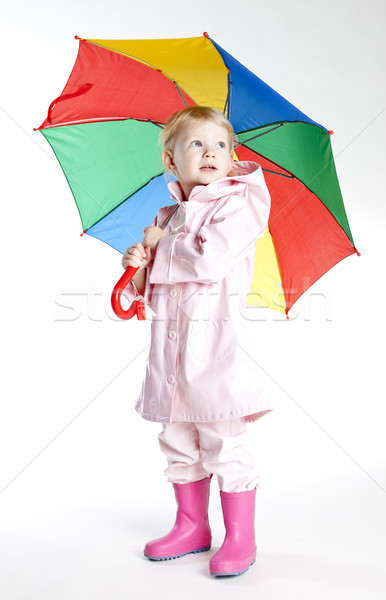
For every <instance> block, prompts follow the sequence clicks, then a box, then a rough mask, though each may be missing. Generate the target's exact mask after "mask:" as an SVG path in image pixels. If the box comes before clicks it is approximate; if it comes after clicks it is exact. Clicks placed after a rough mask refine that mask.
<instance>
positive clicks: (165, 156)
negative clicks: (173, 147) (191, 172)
mask: <svg viewBox="0 0 386 600" xmlns="http://www.w3.org/2000/svg"><path fill="white" fill-rule="evenodd" d="M162 162H163V164H164V167H165V169H167V170H168V171H172V170H173V167H174V162H173V154H172V152H171V151H170V150H164V151H163V152H162Z"/></svg>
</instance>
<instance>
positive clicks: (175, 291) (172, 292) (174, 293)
mask: <svg viewBox="0 0 386 600" xmlns="http://www.w3.org/2000/svg"><path fill="white" fill-rule="evenodd" d="M170 296H171V297H172V298H175V297H176V296H177V290H176V289H175V288H172V289H171V290H170Z"/></svg>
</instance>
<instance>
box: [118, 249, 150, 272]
mask: <svg viewBox="0 0 386 600" xmlns="http://www.w3.org/2000/svg"><path fill="white" fill-rule="evenodd" d="M150 260H151V251H150V248H149V246H147V247H146V248H144V247H143V246H142V244H141V243H140V242H138V243H137V244H135V245H134V246H130V248H127V250H125V253H124V255H123V256H122V267H123V268H124V269H127V267H139V268H140V269H143V268H144V267H146V265H147V264H148V263H149V262H150Z"/></svg>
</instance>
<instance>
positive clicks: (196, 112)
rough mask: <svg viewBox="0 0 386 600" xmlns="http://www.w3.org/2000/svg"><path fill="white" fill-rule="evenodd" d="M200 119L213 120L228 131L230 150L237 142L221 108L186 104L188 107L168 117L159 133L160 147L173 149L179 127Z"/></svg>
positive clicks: (197, 121)
mask: <svg viewBox="0 0 386 600" xmlns="http://www.w3.org/2000/svg"><path fill="white" fill-rule="evenodd" d="M200 121H201V122H202V121H213V122H214V123H216V125H219V126H220V127H224V128H225V129H226V130H227V132H228V139H229V148H230V150H231V151H232V150H233V147H234V145H237V144H238V140H237V136H236V135H235V133H234V131H233V127H232V124H231V123H230V121H228V119H227V118H226V116H225V115H224V113H222V112H221V110H218V109H217V108H212V107H211V106H188V108H184V109H183V110H179V111H177V112H175V113H173V114H172V115H171V116H170V117H169V118H168V120H167V122H166V125H165V128H164V129H163V131H161V133H160V142H161V143H162V149H163V150H164V151H165V150H171V151H173V150H174V144H175V142H176V138H177V135H178V132H179V131H180V129H181V128H183V127H186V126H187V125H189V124H191V123H199V122H200Z"/></svg>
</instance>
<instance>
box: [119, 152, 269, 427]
mask: <svg viewBox="0 0 386 600" xmlns="http://www.w3.org/2000/svg"><path fill="white" fill-rule="evenodd" d="M233 173H235V174H234V175H232V176H231V177H226V178H223V179H220V180H218V181H215V182H213V183H211V184H209V185H207V186H203V185H198V186H196V187H195V188H194V189H193V190H192V192H191V194H190V196H189V200H188V201H185V200H184V196H183V193H182V189H181V186H180V184H179V183H178V182H176V181H174V182H172V183H170V184H169V186H168V187H169V190H170V192H171V198H172V199H173V200H175V202H177V204H178V209H177V210H176V212H175V213H174V214H173V216H172V218H171V219H170V220H169V222H168V224H167V226H166V228H165V230H164V231H165V232H166V233H167V234H168V235H167V236H165V237H164V238H162V239H161V240H160V242H159V244H158V247H157V250H156V252H155V254H154V257H153V259H152V260H151V262H150V263H149V264H148V266H147V267H146V268H147V274H146V288H145V292H144V301H145V304H147V305H149V306H150V308H151V310H152V311H153V312H154V313H155V315H154V316H153V320H152V326H151V327H152V329H151V347H150V352H149V356H148V359H147V365H146V374H145V378H144V382H143V385H142V390H141V392H140V395H139V397H138V400H137V402H136V410H137V411H138V412H139V414H140V415H141V416H142V417H143V418H144V419H148V420H150V421H160V422H162V421H164V422H165V421H166V422H170V423H172V422H174V421H193V422H202V421H218V420H225V419H233V418H236V417H243V418H244V419H245V420H246V421H254V420H256V419H258V418H259V417H261V416H262V415H263V414H265V413H266V412H268V411H270V410H271V409H272V405H271V403H270V400H269V397H268V394H267V393H266V390H265V388H264V385H263V384H262V381H261V377H260V373H259V371H258V369H257V367H256V365H255V364H254V363H253V361H252V360H251V359H250V358H249V357H248V353H250V350H249V348H248V346H249V344H248V340H247V335H246V328H248V320H247V319H246V318H245V317H243V314H244V307H245V305H246V299H247V295H248V293H249V290H250V286H251V282H252V275H253V267H254V258H255V248H256V240H257V239H258V238H259V237H261V236H263V235H264V232H265V229H266V227H267V223H268V216H269V210H270V196H269V192H268V190H267V187H266V184H265V181H264V177H263V173H262V170H261V167H260V166H259V165H257V164H256V163H252V162H236V163H235V165H234V169H233ZM173 208H175V207H173V206H167V207H164V208H161V209H160V211H159V213H158V215H157V217H156V219H155V220H154V222H153V225H158V226H160V225H161V224H162V222H163V221H164V219H165V217H167V216H168V215H169V214H170V213H171V211H172V210H173ZM125 295H126V297H127V298H128V299H129V301H132V300H134V299H135V298H137V299H138V297H139V295H138V292H137V290H136V288H135V285H134V284H133V283H130V284H129V286H128V287H127V288H126V290H125ZM249 343H250V342H249Z"/></svg>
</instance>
